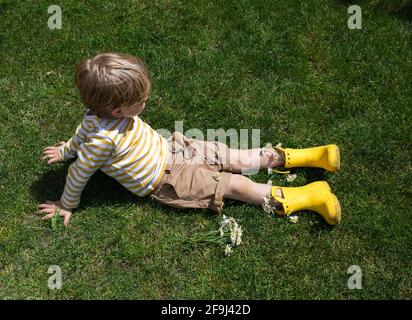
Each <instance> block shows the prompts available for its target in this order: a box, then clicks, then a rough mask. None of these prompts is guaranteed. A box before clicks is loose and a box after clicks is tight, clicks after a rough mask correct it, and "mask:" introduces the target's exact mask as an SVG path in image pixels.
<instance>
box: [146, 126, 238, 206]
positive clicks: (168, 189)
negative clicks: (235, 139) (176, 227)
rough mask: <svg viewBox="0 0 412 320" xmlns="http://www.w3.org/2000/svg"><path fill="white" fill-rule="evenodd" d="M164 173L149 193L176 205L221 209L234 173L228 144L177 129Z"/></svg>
mask: <svg viewBox="0 0 412 320" xmlns="http://www.w3.org/2000/svg"><path fill="white" fill-rule="evenodd" d="M167 141H168V144H169V160H168V163H167V166H166V169H165V173H164V175H163V177H162V179H161V180H160V182H159V184H158V185H157V186H156V188H155V189H154V190H153V191H152V192H151V193H150V197H151V198H152V199H154V200H156V201H157V202H159V203H161V204H164V205H168V206H172V207H176V208H209V209H211V210H213V211H215V212H220V211H221V210H222V207H223V195H224V192H225V190H226V187H227V186H228V185H229V181H230V177H231V175H232V173H230V172H228V171H231V166H230V164H228V163H227V162H226V161H225V160H226V159H229V147H228V146H227V145H226V144H224V143H221V142H210V141H201V140H196V139H189V138H187V137H185V136H184V135H183V134H182V133H180V132H174V133H173V134H172V135H171V136H170V137H169V138H168V139H167Z"/></svg>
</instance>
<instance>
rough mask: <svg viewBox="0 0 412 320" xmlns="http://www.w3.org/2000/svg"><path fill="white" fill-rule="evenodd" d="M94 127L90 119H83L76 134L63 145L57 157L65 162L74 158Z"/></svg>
mask: <svg viewBox="0 0 412 320" xmlns="http://www.w3.org/2000/svg"><path fill="white" fill-rule="evenodd" d="M93 127H94V125H93V123H92V122H91V120H90V119H87V118H85V119H84V120H83V121H82V123H81V124H79V126H78V127H77V129H76V133H75V134H74V136H73V137H71V138H70V139H69V140H68V141H67V142H66V143H65V144H64V145H62V146H61V147H60V148H59V155H60V157H61V158H62V159H64V160H67V159H71V158H75V157H76V156H77V151H78V150H79V147H80V145H81V144H82V143H83V141H84V140H85V139H86V136H87V134H88V133H89V132H90V131H91V130H92V129H93Z"/></svg>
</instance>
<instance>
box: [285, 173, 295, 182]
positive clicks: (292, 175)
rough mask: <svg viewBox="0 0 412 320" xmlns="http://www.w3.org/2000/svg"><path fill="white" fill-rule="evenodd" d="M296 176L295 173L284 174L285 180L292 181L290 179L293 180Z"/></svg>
mask: <svg viewBox="0 0 412 320" xmlns="http://www.w3.org/2000/svg"><path fill="white" fill-rule="evenodd" d="M296 177H297V175H296V173H293V174H288V175H287V176H286V181H287V182H292V181H294V180H295V179H296Z"/></svg>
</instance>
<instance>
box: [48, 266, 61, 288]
mask: <svg viewBox="0 0 412 320" xmlns="http://www.w3.org/2000/svg"><path fill="white" fill-rule="evenodd" d="M47 273H48V274H51V276H50V277H49V279H48V281H47V286H48V288H49V289H50V290H56V289H57V290H60V289H61V288H62V269H61V268H60V266H57V265H51V266H50V267H49V269H48V270H47Z"/></svg>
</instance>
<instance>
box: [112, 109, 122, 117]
mask: <svg viewBox="0 0 412 320" xmlns="http://www.w3.org/2000/svg"><path fill="white" fill-rule="evenodd" d="M111 113H112V116H113V117H115V118H122V117H123V116H124V115H123V110H122V109H121V108H114V109H113V110H112V112H111Z"/></svg>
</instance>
